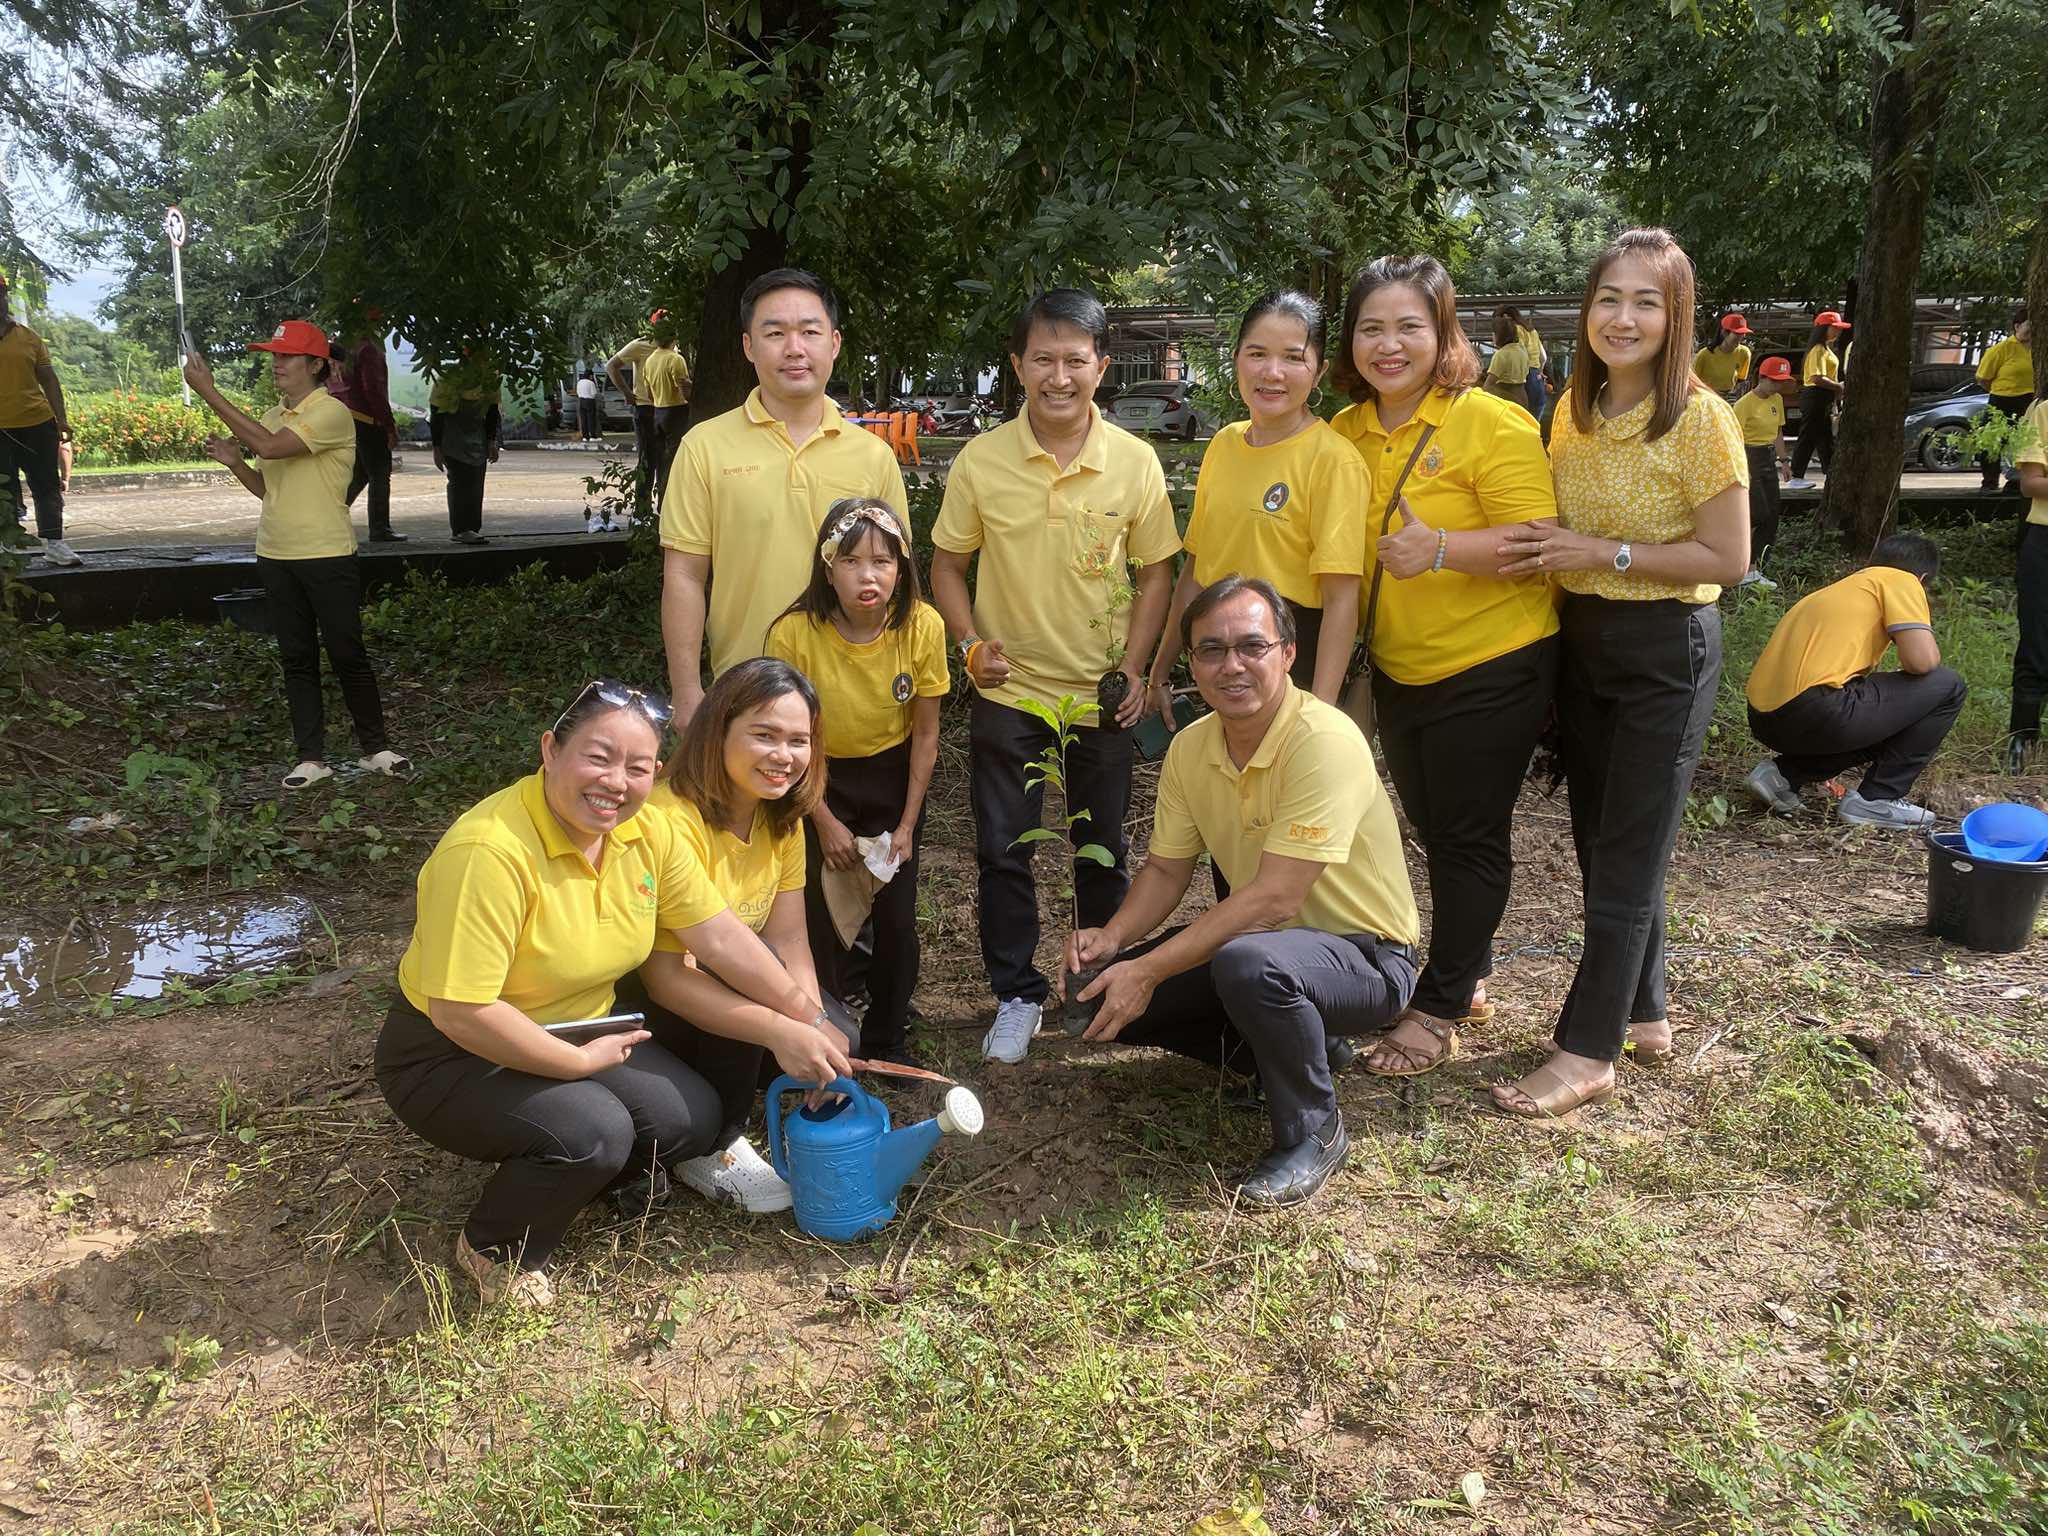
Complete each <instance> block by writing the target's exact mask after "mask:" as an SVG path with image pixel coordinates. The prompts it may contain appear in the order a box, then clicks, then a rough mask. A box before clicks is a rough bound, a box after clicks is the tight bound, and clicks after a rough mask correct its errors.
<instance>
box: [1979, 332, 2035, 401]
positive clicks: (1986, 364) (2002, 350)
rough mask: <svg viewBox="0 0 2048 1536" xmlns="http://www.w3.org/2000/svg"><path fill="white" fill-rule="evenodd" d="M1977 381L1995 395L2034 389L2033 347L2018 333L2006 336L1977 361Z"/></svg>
mask: <svg viewBox="0 0 2048 1536" xmlns="http://www.w3.org/2000/svg"><path fill="white" fill-rule="evenodd" d="M1977 382H1978V383H1980V384H1982V385H1983V386H1984V388H1985V391H1986V392H1987V393H1989V394H1994V395H2031V394H2032V393H2033V392H2034V349H2033V348H2032V347H2031V346H2029V345H2028V344H2027V343H2026V342H2024V341H2021V340H2020V339H2019V337H2017V336H2008V337H2006V338H2005V340H2003V341H2001V342H2000V343H1999V344H1998V345H1997V346H1995V347H1993V348H1992V349H1991V350H1990V351H1989V352H1986V353H1985V354H1984V360H1983V361H1982V362H1980V363H1978V364H1977Z"/></svg>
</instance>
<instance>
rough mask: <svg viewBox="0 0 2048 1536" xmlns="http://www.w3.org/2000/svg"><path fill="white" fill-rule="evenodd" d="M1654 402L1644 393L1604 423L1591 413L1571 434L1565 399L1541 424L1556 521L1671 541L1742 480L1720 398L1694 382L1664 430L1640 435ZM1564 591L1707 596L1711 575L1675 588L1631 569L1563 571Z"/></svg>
mask: <svg viewBox="0 0 2048 1536" xmlns="http://www.w3.org/2000/svg"><path fill="white" fill-rule="evenodd" d="M1656 406H1657V397H1656V396H1655V395H1654V394H1652V395H1650V396H1648V397H1647V398H1646V399H1644V400H1643V401H1642V402H1641V403H1639V404H1638V405H1637V406H1636V407H1635V408H1634V409H1633V410H1628V411H1624V412H1622V414H1621V415H1619V416H1617V417H1615V418H1614V419H1613V420H1611V421H1610V420H1608V419H1607V418H1606V417H1605V416H1603V415H1601V414H1600V409H1599V404H1598V402H1597V401H1596V402H1595V404H1594V408H1593V425H1592V427H1591V428H1590V430H1588V431H1584V432H1581V431H1580V430H1579V427H1578V424H1577V423H1576V422H1575V421H1574V420H1573V417H1572V409H1571V401H1570V400H1566V401H1565V403H1564V405H1563V407H1562V408H1561V409H1560V410H1559V411H1558V413H1557V417H1556V419H1555V420H1554V421H1553V422H1552V423H1551V426H1550V466H1551V471H1552V473H1553V475H1554V477H1555V479H1556V481H1557V515H1558V518H1559V520H1560V521H1562V522H1563V524H1564V526H1565V527H1567V528H1570V529H1572V530H1573V531H1574V532H1577V533H1586V534H1591V535H1592V536H1593V537H1594V538H1598V539H1624V540H1627V541H1628V542H1630V543H1632V544H1678V543H1683V542H1684V541H1685V540H1687V539H1689V538H1691V537H1692V536H1693V532H1694V529H1695V524H1694V522H1693V513H1694V512H1696V511H1697V510H1698V509H1699V508H1700V507H1702V506H1704V505H1705V504H1706V503H1707V502H1710V501H1712V500H1713V499H1714V498H1715V497H1716V496H1718V495H1720V494H1721V493H1722V492H1723V491H1725V490H1727V489H1728V487H1729V486H1731V485H1740V486H1744V487H1747V486H1748V484H1749V459H1748V457H1747V456H1746V455H1745V454H1744V453H1743V451H1742V428H1741V427H1739V426H1737V425H1736V422H1735V412H1734V410H1733V408H1732V407H1730V406H1729V404H1728V402H1727V401H1726V400H1723V399H1722V398H1721V397H1720V396H1719V395H1717V394H1715V393H1714V392H1713V391H1712V390H1710V389H1695V390H1694V391H1693V392H1692V398H1691V399H1689V400H1687V401H1686V403H1685V410H1684V412H1683V414H1681V415H1680V416H1679V418H1678V420H1677V421H1676V422H1674V423H1673V424H1672V427H1671V430H1670V431H1669V432H1666V433H1665V434H1664V435H1663V436H1662V437H1660V438H1658V439H1657V440H1656V441H1655V442H1654V443H1653V442H1650V441H1648V440H1647V439H1646V437H1645V436H1644V433H1645V431H1646V429H1647V428H1648V427H1649V425H1650V416H1651V414H1652V412H1654V411H1655V409H1656ZM1557 584H1558V585H1559V586H1561V587H1563V588H1564V589H1565V590H1566V591H1567V592H1583V593H1592V594H1596V595H1598V596H1600V597H1612V598H1619V599H1622V600H1624V601H1627V600H1636V601H1647V600H1649V599H1653V598H1664V597H1672V598H1676V599H1678V600H1679V601H1680V602H1682V603H1711V602H1713V601H1714V600H1715V599H1716V598H1718V597H1719V596H1720V595H1721V589H1720V588H1719V587H1718V586H1716V585H1715V584H1713V583H1712V582H1702V583H1700V584H1699V585H1698V586H1679V585H1676V584H1674V583H1672V582H1668V581H1651V580H1649V579H1648V578H1647V577H1644V576H1638V575H1636V574H1635V573H1634V572H1632V571H1616V570H1611V569H1610V570H1598V571H1566V572H1565V573H1564V574H1562V575H1561V576H1559V577H1558V578H1557Z"/></svg>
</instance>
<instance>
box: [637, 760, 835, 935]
mask: <svg viewBox="0 0 2048 1536" xmlns="http://www.w3.org/2000/svg"><path fill="white" fill-rule="evenodd" d="M640 817H641V819H643V820H647V821H660V822H662V823H663V824H664V827H665V828H666V829H667V830H668V831H670V832H672V833H673V834H674V836H675V838H676V841H677V843H678V844H679V845H680V846H681V847H683V848H684V849H686V850H687V851H688V852H689V854H690V856H691V857H692V858H693V859H695V860H696V861H697V864H698V865H699V866H700V867H701V868H702V869H703V870H704V872H705V874H707V875H708V876H710V881H711V888H712V890H713V891H714V892H716V893H717V896H718V898H719V900H720V902H721V903H722V904H723V905H725V906H728V907H730V908H731V909H732V913H733V916H735V917H737V918H738V919H739V920H740V921H741V922H743V923H745V924H746V925H747V926H748V927H749V928H751V929H753V930H754V932H756V933H759V932H760V931H761V930H762V929H763V928H765V927H766V926H767V925H768V913H769V910H770V909H771V908H773V907H774V905H775V898H776V897H777V896H780V895H781V894H782V893H783V892H784V891H800V890H802V889H803V888H804V829H803V823H802V822H795V823H792V824H791V826H790V827H789V829H788V830H787V831H785V832H784V833H783V834H782V835H781V836H780V837H777V836H776V835H775V833H774V832H773V831H772V830H770V828H769V826H768V809H767V807H766V806H757V807H756V808H755V810H754V825H753V826H752V828H750V829H749V831H748V833H747V836H746V838H745V839H744V840H742V839H740V838H737V837H734V836H733V835H732V834H731V833H730V832H728V831H726V830H725V829H724V828H723V827H714V826H712V825H711V824H710V823H709V822H707V821H706V820H705V819H704V813H703V812H702V811H700V810H698V809H697V806H696V803H695V802H694V801H691V800H685V799H684V798H683V797H682V796H681V795H679V794H677V793H676V792H675V791H674V790H673V789H671V788H669V785H668V780H666V779H663V780H662V781H661V782H660V783H659V784H656V785H655V786H654V793H652V794H651V795H649V796H648V797H647V804H646V805H645V806H644V807H642V809H641V811H640ZM654 947H655V948H656V949H661V950H667V951H670V952H671V953H678V952H680V951H681V950H682V949H683V948H684V945H683V942H682V940H680V939H678V938H677V937H675V935H674V934H672V933H670V932H669V931H668V930H667V929H666V928H664V929H663V930H662V931H661V932H660V933H657V934H656V935H655V936H654Z"/></svg>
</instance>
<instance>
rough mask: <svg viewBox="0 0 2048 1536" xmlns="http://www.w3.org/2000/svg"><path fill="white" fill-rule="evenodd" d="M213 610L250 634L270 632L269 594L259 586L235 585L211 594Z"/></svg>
mask: <svg viewBox="0 0 2048 1536" xmlns="http://www.w3.org/2000/svg"><path fill="white" fill-rule="evenodd" d="M213 611H214V612H215V613H217V614H219V615H220V616H221V617H222V618H223V619H226V620H227V621H228V622H229V623H230V624H232V625H234V626H235V628H237V629H246V630H247V631H249V633H250V634H252V635H267V634H269V633H270V594H269V593H268V592H266V591H264V590H263V588H261V587H237V588H236V589H235V590H234V591H232V592H216V593H214V595H213Z"/></svg>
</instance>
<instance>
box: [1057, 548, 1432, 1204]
mask: <svg viewBox="0 0 2048 1536" xmlns="http://www.w3.org/2000/svg"><path fill="white" fill-rule="evenodd" d="M1181 641H1182V644H1183V645H1184V646H1185V647H1186V649H1187V650H1188V652H1189V654H1190V655H1191V656H1192V658H1193V663H1194V675H1195V683H1196V686H1197V687H1198V688H1199V689H1200V691H1201V694H1202V697H1203V698H1204V699H1205V700H1206V701H1207V702H1208V704H1209V706H1210V708H1211V709H1212V710H1213V711H1214V713H1213V714H1210V715H1207V716H1205V717H1204V718H1202V719H1201V720H1198V721H1196V722H1195V723H1194V724H1193V725H1190V726H1188V727H1186V728H1185V729H1183V730H1181V731H1180V732H1179V733H1178V734H1177V735H1176V736H1175V737H1174V738H1173V745H1172V746H1171V747H1170V748H1169V749H1168V751H1167V754H1166V764H1165V767H1164V769H1163V770H1162V771H1161V773H1160V776H1159V796H1158V802H1157V805H1156V808H1155V809H1154V812H1153V821H1152V842H1151V850H1150V853H1149V856H1148V857H1147V859H1146V861H1145V866H1144V868H1143V869H1141V870H1140V871H1139V872H1138V875H1137V878H1136V879H1135V880H1133V881H1132V883H1131V889H1130V894H1129V895H1128V896H1126V897H1125V898H1124V902H1123V905H1122V906H1121V907H1120V908H1118V909H1117V913H1116V916H1114V917H1113V918H1111V919H1110V920H1109V922H1108V923H1106V924H1105V925H1104V926H1102V927H1100V928H1084V929H1082V930H1081V931H1080V932H1078V933H1076V934H1074V935H1073V936H1072V937H1071V938H1070V939H1069V940H1068V941H1067V954H1066V959H1067V970H1068V971H1069V972H1083V971H1086V970H1088V969H1090V968H1093V967H1107V968H1106V969H1104V970H1103V971H1102V973H1101V974H1100V975H1099V976H1097V977H1095V978H1094V979H1093V980H1092V981H1090V982H1089V983H1088V984H1087V985H1086V986H1084V987H1081V988H1080V989H1079V992H1078V994H1077V995H1078V998H1079V1000H1080V1001H1081V1002H1084V1003H1086V1002H1090V1001H1094V1000H1099V1011H1098V1012H1097V1013H1096V1015H1095V1019H1094V1022H1093V1023H1091V1024H1090V1025H1089V1026H1088V1030H1087V1032H1086V1034H1085V1036H1084V1037H1083V1038H1085V1039H1089V1040H1096V1041H1103V1042H1107V1041H1111V1040H1120V1041H1122V1042H1123V1043H1125V1044H1127V1045H1150V1046H1157V1047H1159V1048H1161V1049H1162V1050H1169V1051H1177V1052H1179V1053H1180V1054H1182V1055H1185V1056H1193V1057H1195V1058H1196V1059H1197V1060H1200V1061H1207V1062H1213V1063H1215V1064H1217V1065H1219V1066H1224V1067H1229V1068H1231V1069H1232V1070H1234V1071H1237V1072H1242V1073H1251V1072H1256V1073H1257V1075H1258V1079H1259V1082H1260V1084H1261V1086H1262V1087H1263V1089H1264V1091H1265V1097H1266V1104H1267V1112H1268V1114H1269V1115H1270V1116H1271V1118H1272V1122H1273V1146H1272V1150H1271V1151H1270V1152H1268V1153H1267V1154H1266V1156H1265V1157H1264V1158H1263V1159H1261V1160H1260V1162H1259V1164H1258V1166H1257V1167H1255V1168H1253V1169H1252V1171H1251V1172H1250V1174H1248V1175H1247V1176H1246V1177H1245V1179H1244V1180H1243V1181H1242V1182H1241V1183H1240V1184H1239V1185H1238V1186H1237V1198H1238V1199H1240V1200H1242V1201H1243V1202H1244V1203H1245V1204H1247V1205H1257V1206H1284V1205H1295V1204H1299V1203H1300V1202H1301V1201H1304V1200H1307V1199H1309V1198H1310V1197H1311V1196H1313V1195H1314V1194H1315V1193H1316V1192H1317V1191H1318V1190H1320V1189H1321V1188H1322V1187H1323V1185H1324V1184H1325V1183H1327V1182H1328V1181H1329V1178H1330V1175H1331V1174H1332V1173H1334V1172H1335V1171H1336V1170H1337V1169H1338V1168H1339V1167H1340V1166H1341V1165H1342V1164H1343V1162H1344V1159H1345V1158H1346V1156H1347V1155H1348V1154H1349V1152H1350V1150H1351V1139H1350V1137H1349V1135H1348V1134H1347V1133H1346V1132H1345V1129H1344V1120H1343V1117H1342V1115H1341V1114H1340V1113H1339V1112H1338V1109H1337V1093H1336V1088H1335V1085H1334V1083H1333V1082H1332V1078H1331V1067H1330V1055H1329V1046H1330V1041H1331V1039H1332V1038H1333V1037H1341V1036H1346V1035H1360V1034H1365V1033H1368V1032H1370V1031H1376V1030H1383V1029H1385V1028H1386V1027H1387V1026H1388V1025H1389V1024H1391V1023H1392V1022H1393V1020H1394V1018H1395V1017H1396V1016H1397V1015H1398V1014H1399V1013H1400V1012H1401V1010H1402V1008H1403V1007H1405V1006H1406V1005H1407V1002H1408V997H1409V994H1410V993H1411V992H1413V991H1414V989H1415V972H1416V965H1415V948H1414V946H1415V943H1416V940H1417V938H1418V937H1419V926H1420V925H1419V923H1418V921H1417V918H1416V913H1415V897H1414V893H1413V892H1412V891H1411V890H1410V888H1409V885H1408V869H1407V865H1406V864H1405V863H1403V861H1402V857H1401V838H1400V830H1399V828H1398V827H1397V826H1396V825H1395V821H1394V808H1393V805H1392V803H1391V801H1390V800H1389V798H1388V796H1387V793H1386V791H1385V789H1384V788H1383V787H1382V786H1381V784H1380V780H1379V775H1378V773H1377V772H1376V771H1375V770H1374V768H1373V761H1372V753H1371V751H1370V750H1369V749H1368V748H1367V746H1366V744H1365V739H1364V738H1363V737H1362V736H1360V735H1359V733H1358V727H1357V726H1356V725H1354V724H1353V723H1352V721H1351V719H1350V717H1349V716H1347V715H1346V714H1345V713H1344V712H1343V711H1342V710H1339V709H1336V708H1334V707H1332V706H1331V705H1328V704H1325V703H1323V702H1322V701H1321V700H1319V699H1317V698H1315V697H1314V696H1313V695H1312V694H1309V693H1306V692H1304V691H1303V690H1301V689H1299V688H1297V687H1295V686H1294V684H1293V683H1291V682H1290V681H1289V680H1288V675H1287V673H1288V668H1289V667H1290V666H1291V665H1292V664H1293V662H1294V621H1293V618H1292V616H1291V615H1290V614H1289V612H1288V609H1287V605H1286V603H1284V602H1282V601H1281V600H1280V597H1279V594H1278V593H1276V592H1275V591H1274V590H1273V588H1272V587H1271V586H1269V585H1268V584H1267V583H1265V582H1264V581H1259V580H1256V579H1248V578H1245V577H1241V576H1228V577H1225V578H1224V579H1223V580H1221V581H1219V582H1217V583H1215V584H1214V585H1213V586H1210V587H1208V588H1207V589H1205V590H1204V591H1203V592H1202V594H1201V595H1200V596H1199V597H1197V598H1196V599H1195V600H1194V601H1193V602H1192V603H1190V604H1189V605H1188V608H1187V612H1186V613H1185V614H1184V615H1183V616H1182V619H1181ZM1205 850H1206V851H1207V852H1208V854H1209V856H1210V857H1211V858H1212V859H1214V860H1215V861H1216V865H1217V867H1218V868H1220V869H1221V870H1222V871H1223V874H1224V876H1225V878H1226V879H1227V880H1228V881H1229V884H1230V894H1229V896H1228V897H1226V898H1225V899H1224V900H1222V901H1220V902H1218V903H1217V904H1216V905H1215V906H1213V907H1211V908H1210V909H1209V910H1208V911H1207V912H1205V913H1203V914H1202V915H1201V916H1200V917H1198V918H1196V919H1195V920H1194V921H1193V922H1191V923H1188V924H1186V925H1184V926H1181V927H1175V928H1169V929H1167V930H1166V931H1165V932H1163V933H1161V934H1160V935H1159V936H1158V937H1157V938H1154V939H1151V940H1150V941H1148V942H1145V943H1137V942H1136V941H1137V940H1139V939H1142V938H1143V937H1144V936H1145V935H1146V934H1149V933H1151V932H1152V930H1153V929H1154V928H1157V927H1158V926H1159V925H1160V924H1161V923H1163V922H1165V921H1166V919H1167V918H1168V917H1170V916H1172V914H1173V912H1174V909H1175V908H1176V907H1178V906H1179V905H1180V901H1181V898H1182V896H1184V895H1185V894H1186V892H1187V889H1188V882H1189V880H1190V878H1191V877H1192V876H1193V874H1194V868H1195V856H1196V855H1197V854H1200V853H1202V852H1203V851H1205ZM1127 946H1128V947H1127ZM1112 962H1114V963H1112ZM1063 979H1064V978H1063Z"/></svg>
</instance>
